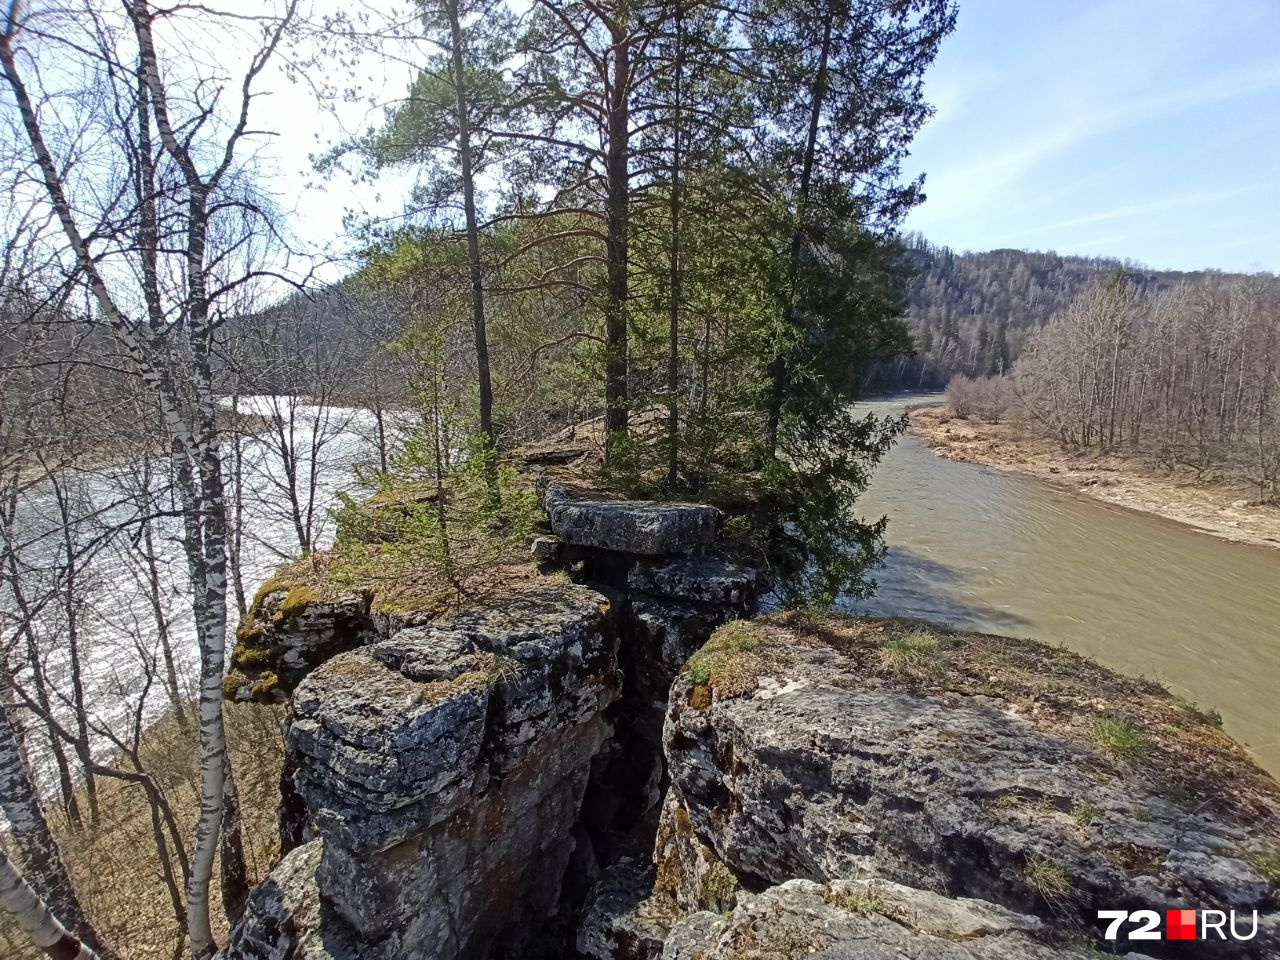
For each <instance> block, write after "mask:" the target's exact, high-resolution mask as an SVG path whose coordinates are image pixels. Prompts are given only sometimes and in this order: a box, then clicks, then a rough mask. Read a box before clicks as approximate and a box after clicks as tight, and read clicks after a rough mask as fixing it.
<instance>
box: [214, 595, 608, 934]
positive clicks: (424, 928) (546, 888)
mask: <svg viewBox="0 0 1280 960" xmlns="http://www.w3.org/2000/svg"><path fill="white" fill-rule="evenodd" d="M616 663H617V661H616V649H615V638H614V635H613V631H612V625H611V623H610V621H609V617H608V603H607V601H606V600H605V598H604V597H603V596H602V595H600V594H599V593H597V592H595V591H593V590H590V589H588V588H586V587H581V586H577V585H574V584H551V583H543V584H540V585H539V586H538V589H536V590H532V589H531V590H529V591H527V592H524V593H519V594H512V595H509V596H507V597H505V598H504V600H503V602H502V603H501V604H500V605H494V606H492V607H486V608H484V609H482V610H478V611H471V612H467V613H464V614H460V615H458V616H457V617H455V618H454V619H453V620H452V622H450V623H449V624H447V625H444V624H442V625H438V626H429V627H426V626H424V627H411V628H406V629H403V630H401V631H399V632H398V633H396V634H395V635H394V636H392V637H391V638H390V639H387V640H382V641H377V642H375V643H372V644H369V645H366V646H364V647H361V648H359V649H357V650H352V651H348V652H346V653H343V654H340V655H338V656H336V657H334V658H332V659H330V660H329V661H328V662H327V663H325V664H324V665H323V666H321V667H320V668H318V669H317V670H315V671H314V672H313V673H311V674H310V675H309V676H307V677H306V679H304V680H303V682H302V683H301V684H300V685H299V687H298V689H297V691H296V693H295V695H294V698H293V717H292V720H291V722H290V724H289V727H288V731H287V734H286V750H287V752H288V754H289V756H290V759H291V764H292V767H293V769H294V771H295V773H294V782H295V785H296V788H297V790H298V793H299V794H300V796H301V798H302V800H303V802H304V803H305V807H306V811H307V814H308V816H309V819H310V821H311V824H312V828H313V830H314V831H315V833H316V834H317V835H318V837H319V838H320V839H319V841H317V844H318V846H319V851H318V852H317V851H315V849H314V847H315V845H313V844H309V845H307V846H306V847H304V848H301V849H306V850H308V851H309V852H308V853H307V854H306V857H305V859H300V858H301V857H302V855H301V854H297V853H295V854H294V855H291V857H290V858H288V859H286V861H284V862H283V863H282V864H281V866H280V867H279V868H277V870H276V871H274V872H273V873H272V875H271V877H270V878H269V879H268V881H267V883H265V884H263V885H262V886H260V887H259V888H257V889H256V890H255V892H254V894H253V898H252V900H253V905H252V907H251V909H250V911H249V914H248V915H247V917H246V919H245V921H244V922H242V923H241V924H240V925H238V926H237V928H236V930H235V932H234V933H233V935H232V939H231V946H230V948H229V953H228V955H229V956H244V957H250V956H269V955H273V954H272V951H274V950H284V949H286V948H285V947H284V946H279V947H277V946H269V947H263V946H261V945H262V944H267V945H271V944H281V943H283V941H284V940H289V942H290V943H291V945H292V946H291V947H290V949H293V950H295V951H296V952H295V953H287V952H286V953H284V954H281V955H288V956H291V957H293V956H296V957H313V956H314V957H324V956H326V952H324V951H327V950H329V948H328V947H327V946H325V947H323V950H322V949H321V947H320V946H317V944H319V943H320V942H321V940H323V942H324V943H326V944H327V943H329V942H330V941H332V942H335V943H342V944H349V945H351V948H352V949H354V950H355V951H356V955H358V956H360V957H362V958H367V960H377V958H386V960H391V958H413V957H421V958H428V957H458V958H480V957H488V956H490V955H491V954H492V953H493V951H494V950H495V948H497V947H501V948H503V949H504V950H515V951H518V950H519V949H520V947H521V945H522V944H523V943H524V942H525V941H526V940H527V939H528V938H529V937H531V936H533V935H534V934H536V933H537V932H538V931H539V930H540V929H541V927H542V925H543V924H544V923H545V921H546V919H547V918H548V917H549V916H550V915H552V914H553V913H554V912H555V910H556V908H557V905H558V901H559V896H560V889H561V883H562V880H563V878H564V875H565V870H566V866H567V864H568V862H569V857H570V854H571V852H572V849H573V841H572V840H571V834H572V830H573V827H574V824H575V823H576V821H577V820H578V816H579V810H580V807H581V803H582V798H583V794H584V792H585V790H586V786H587V780H588V776H589V774H590V771H591V761H592V758H593V757H594V756H595V754H596V753H597V752H598V750H599V748H600V745H601V743H603V741H604V740H605V738H606V737H607V736H608V734H609V725H608V723H607V721H606V719H605V716H604V711H605V708H606V707H607V706H608V705H609V704H610V703H611V702H612V701H613V700H614V699H615V698H616V697H617V696H618V694H619V677H618V673H617V666H616ZM312 887H313V888H314V891H315V894H314V897H313V896H310V895H308V894H306V893H305V892H300V890H301V891H305V890H308V889H310V888H312ZM317 904H318V906H317ZM302 908H305V909H302ZM317 910H318V911H319V914H317ZM294 913H299V915H298V916H294ZM286 914H288V915H289V919H288V922H285V920H283V919H281V918H282V917H284V916H285V915H286ZM317 915H323V917H324V918H325V929H326V930H327V933H326V936H325V937H323V938H321V939H320V940H317V938H316V937H315V936H310V935H308V934H307V931H308V930H314V927H313V925H309V920H308V918H314V917H315V916H317ZM289 930H295V931H297V933H298V936H295V935H294V934H290V933H289V932H288V931H289ZM299 937H300V938H299ZM255 944H257V945H258V946H255ZM264 950H265V951H266V952H264ZM316 951H320V952H316Z"/></svg>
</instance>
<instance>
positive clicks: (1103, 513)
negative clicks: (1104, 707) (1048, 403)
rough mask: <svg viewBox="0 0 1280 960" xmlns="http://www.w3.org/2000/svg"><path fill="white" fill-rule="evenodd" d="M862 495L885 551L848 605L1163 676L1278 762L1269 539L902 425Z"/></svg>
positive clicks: (1274, 574)
mask: <svg viewBox="0 0 1280 960" xmlns="http://www.w3.org/2000/svg"><path fill="white" fill-rule="evenodd" d="M937 399H939V398H938V397H936V396H930V397H909V398H898V399H894V400H891V401H884V402H878V403H867V404H863V405H860V409H861V408H864V407H865V408H866V409H868V410H871V411H874V412H877V413H880V414H888V413H900V412H902V410H903V409H904V408H905V407H906V406H908V405H910V404H913V403H920V402H925V401H928V400H937ZM857 509H858V510H859V512H860V513H862V514H863V515H864V516H866V517H868V518H878V517H880V516H882V515H885V514H887V515H888V517H889V528H888V533H887V540H888V544H889V558H888V560H887V561H886V563H885V566H884V567H883V568H881V569H880V570H879V572H878V573H877V574H876V575H875V579H876V580H877V581H878V582H879V585H880V587H879V591H878V593H877V595H876V596H875V597H874V598H873V599H872V600H870V601H866V602H863V603H858V604H847V605H846V606H845V608H846V609H850V610H855V611H857V612H865V613H872V614H876V615H900V616H913V617H922V618H925V619H928V620H934V621H940V622H943V623H949V624H952V625H954V626H957V627H961V628H964V629H968V630H978V631H983V632H987V633H1000V634H1007V635H1011V636H1018V637H1032V638H1034V639H1037V640H1040V641H1042V642H1044V643H1049V644H1063V645H1065V646H1066V647H1068V648H1070V649H1072V650H1075V651H1077V652H1079V653H1083V654H1086V655H1088V656H1090V657H1094V658H1095V659H1097V660H1098V661H1100V662H1101V663H1104V664H1106V665H1107V666H1109V667H1112V668H1114V669H1116V670H1120V671H1122V672H1125V673H1129V674H1132V675H1142V676H1146V677H1152V678H1158V679H1159V680H1161V681H1162V682H1163V683H1164V684H1165V685H1166V686H1167V687H1168V688H1169V689H1170V690H1172V691H1173V692H1174V693H1176V694H1179V695H1181V696H1184V697H1186V698H1188V699H1189V700H1194V701H1196V702H1197V703H1199V704H1200V705H1201V706H1202V707H1205V708H1208V707H1216V708H1217V709H1218V711H1219V712H1220V713H1221V714H1222V716H1223V718H1224V721H1225V725H1226V729H1227V731H1228V732H1229V733H1231V734H1232V735H1233V736H1234V737H1235V738H1236V739H1237V740H1240V741H1241V742H1243V743H1244V744H1246V745H1247V746H1248V747H1249V749H1250V750H1251V751H1252V753H1253V755H1254V756H1255V758H1256V759H1257V760H1258V762H1259V763H1260V764H1261V765H1262V766H1263V767H1265V768H1266V769H1267V770H1269V771H1270V772H1271V773H1272V774H1273V775H1276V776H1278V777H1280V550H1275V549H1269V548H1266V547H1255V546H1251V545H1248V544H1239V543H1228V542H1227V541H1224V540H1219V539H1217V538H1215V537H1213V536H1211V535H1209V534H1206V533H1201V532H1199V531H1196V530H1193V529H1192V528H1190V527H1187V526H1184V525H1182V524H1178V523H1174V522H1172V521H1168V520H1164V519H1162V518H1160V517H1156V516H1153V515H1150V514H1144V513H1138V512H1136V511H1132V510H1127V509H1125V508H1123V507H1117V506H1112V505H1110V504H1106V503H1102V502H1101V501H1098V500H1093V499H1090V498H1087V497H1084V496H1082V495H1077V494H1073V493H1071V492H1070V491H1067V490H1061V489H1058V488H1056V487H1054V486H1052V485H1050V484H1046V483H1044V482H1043V481H1039V480H1034V479H1031V478H1029V477H1022V476H1019V475H1017V474H1014V473H1009V472H1004V471H1000V470H995V469H993V468H990V467H984V466H979V465H976V464H968V463H956V462H953V461H951V460H945V459H943V458H942V457H938V456H935V455H934V454H933V453H932V452H930V450H929V448H928V447H927V446H926V445H925V444H924V443H923V442H921V441H920V440H917V439H916V438H914V437H911V436H904V437H902V438H901V439H900V440H899V441H898V444H897V446H896V447H895V448H894V450H893V451H892V452H891V453H890V454H889V455H888V456H887V457H886V458H885V460H884V461H883V462H882V463H881V465H880V467H879V468H878V470H877V472H876V474H875V478H874V480H873V481H872V484H871V487H870V489H869V490H868V491H867V492H866V494H864V496H863V497H862V498H861V499H860V500H859V501H858V507H857Z"/></svg>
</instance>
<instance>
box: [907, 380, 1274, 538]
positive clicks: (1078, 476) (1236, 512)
mask: <svg viewBox="0 0 1280 960" xmlns="http://www.w3.org/2000/svg"><path fill="white" fill-rule="evenodd" d="M907 412H908V414H909V417H910V426H909V428H908V432H909V433H910V434H911V435H912V436H914V437H916V438H918V439H919V440H921V441H923V442H924V443H925V445H926V446H928V447H929V449H930V450H931V451H932V452H933V453H935V454H936V455H938V456H940V457H944V458H946V459H948V460H956V461H959V462H961V463H976V464H980V465H982V466H987V467H994V468H996V469H998V470H1005V471H1009V472H1012V473H1020V474H1023V475H1024V476H1029V477H1033V478H1035V479H1037V480H1041V481H1044V482H1047V483H1050V484H1052V485H1054V486H1056V487H1058V488H1060V489H1063V490H1066V491H1068V492H1070V493H1073V494H1075V495H1077V496H1083V497H1090V498H1092V499H1095V500H1101V501H1103V502H1104V503H1110V504H1113V505H1115V506H1120V507H1127V508H1129V509H1130V510H1137V511H1139V512H1141V513H1148V514H1153V515H1155V516H1158V517H1161V518H1163V519H1166V520H1172V521H1174V522H1176V523H1181V524H1183V525H1185V526H1189V527H1193V528H1195V529H1196V530H1199V531H1201V532H1203V533H1208V534H1211V535H1213V536H1216V537H1218V538H1219V539H1223V540H1229V541H1232V542H1235V543H1247V544H1252V545H1254V546H1260V547H1268V548H1271V549H1273V550H1275V549H1280V507H1275V506H1259V505H1257V504H1256V503H1254V502H1252V500H1251V499H1250V497H1249V493H1248V491H1247V489H1246V488H1245V487H1243V486H1242V485H1238V484H1229V483H1193V482H1189V481H1183V480H1179V479H1178V478H1176V477H1165V476H1160V475H1158V474H1154V473H1152V472H1151V470H1150V469H1149V468H1148V467H1147V466H1146V465H1145V464H1143V463H1141V462H1139V461H1135V460H1132V459H1129V458H1125V457H1119V456H1115V455H1107V454H1098V453H1093V452H1075V451H1071V450H1064V449H1063V448H1062V447H1061V446H1060V445H1058V444H1057V443H1055V442H1053V441H1052V440H1049V439H1047V438H1043V437H1037V436H1034V435H1032V434H1030V433H1029V432H1028V431H1026V430H1025V429H1023V428H1020V427H1019V426H1017V425H1015V424H1010V423H1007V422H1005V423H984V422H982V421H980V420H963V419H960V418H958V417H955V416H952V415H951V414H950V413H949V412H948V411H947V409H946V406H945V404H921V405H919V406H913V407H910V408H908V411H907ZM1254 496H1256V493H1255V494H1254Z"/></svg>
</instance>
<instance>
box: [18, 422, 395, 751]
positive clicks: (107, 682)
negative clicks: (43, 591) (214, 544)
mask: <svg viewBox="0 0 1280 960" xmlns="http://www.w3.org/2000/svg"><path fill="white" fill-rule="evenodd" d="M291 402H292V401H289V400H288V399H287V398H271V397H248V398H240V400H239V401H238V408H239V410H240V411H241V412H244V413H256V414H259V415H263V416H266V415H269V414H271V412H272V409H273V405H278V406H277V409H280V410H287V405H288V404H289V403H291ZM293 403H294V406H293V414H294V415H293V418H292V419H293V423H294V426H293V429H292V434H291V436H292V439H291V443H292V445H293V448H294V449H295V450H296V451H298V453H299V456H300V457H301V459H302V461H303V463H302V464H301V465H300V469H302V470H308V469H309V465H310V461H311V460H312V459H313V458H312V456H311V452H312V440H313V438H315V437H317V436H319V437H320V438H321V443H320V446H319V449H318V451H317V452H316V456H315V457H314V461H315V463H316V464H317V468H318V469H317V471H316V473H317V478H316V479H317V482H316V489H315V494H314V500H313V503H312V508H313V515H314V531H313V533H314V542H315V545H316V546H317V547H319V548H323V547H324V546H326V545H328V544H329V543H330V542H331V539H332V526H333V524H332V521H331V520H330V518H329V513H328V511H329V510H330V508H332V507H334V506H336V504H337V502H338V500H337V494H338V492H340V491H344V490H351V491H353V492H354V491H356V490H358V489H359V485H360V480H359V476H358V470H359V468H361V467H364V468H366V469H371V468H373V467H375V466H376V457H377V452H376V446H375V443H374V441H373V439H372V438H373V437H374V436H375V421H374V417H373V414H372V413H370V412H369V411H367V410H361V409H351V408H334V407H328V408H321V407H317V406H313V405H307V404H302V403H297V402H293ZM406 426H407V418H405V417H401V418H399V420H398V421H397V422H395V423H393V424H391V425H390V427H389V429H391V430H392V432H393V434H399V433H401V432H402V431H403V430H404V429H405V428H406ZM392 439H394V438H392ZM243 454H244V456H243V464H244V466H243V477H244V480H243V504H244V522H243V529H244V539H243V545H242V557H241V571H242V580H243V583H244V587H245V591H246V594H247V595H248V596H249V597H250V598H252V595H253V592H254V591H255V590H256V588H257V587H258V585H259V584H260V583H261V581H262V580H264V579H265V578H266V577H267V576H269V575H270V573H271V572H272V571H273V570H274V569H275V568H276V567H277V566H278V565H279V564H280V563H281V561H282V560H284V559H285V558H289V557H295V556H297V555H298V554H299V545H298V537H297V534H296V532H295V527H294V523H293V520H292V515H291V511H290V510H289V506H288V503H289V500H288V497H287V495H286V493H285V486H284V485H285V472H284V468H283V464H282V462H281V458H280V456H279V454H278V452H276V445H275V442H273V441H272V439H271V438H270V436H269V435H258V436H250V437H247V438H245V439H244V440H243ZM230 460H231V449H230V444H227V445H226V446H224V449H223V461H224V464H226V465H227V470H228V471H229V469H230V467H229V464H230ZM141 462H142V461H141V459H127V460H122V461H117V462H116V463H113V464H109V465H105V466H97V467H93V468H90V469H84V470H78V471H75V472H74V473H69V474H67V475H65V476H63V477H61V480H62V481H63V483H64V486H65V488H66V489H67V490H68V491H69V496H70V499H71V500H72V503H73V506H74V512H75V514H76V515H78V516H80V517H82V518H86V519H85V520H84V522H83V523H82V524H81V527H82V529H81V530H80V531H79V532H78V543H79V544H80V545H81V546H83V547H87V546H88V545H89V544H91V543H92V542H94V541H95V540H102V539H105V540H106V542H105V543H103V544H102V545H101V546H99V547H98V548H96V549H95V550H94V551H93V552H92V553H90V554H89V555H88V556H87V557H86V560H85V562H84V569H83V571H82V574H81V578H80V583H81V585H82V587H83V591H82V592H83V597H82V601H81V611H80V649H81V657H82V673H83V676H84V683H85V688H86V705H87V708H88V709H87V712H88V713H89V714H90V716H91V717H93V718H94V720H95V721H97V722H99V723H102V724H106V725H108V726H109V727H110V729H112V730H113V731H114V732H116V733H117V734H123V733H124V732H125V731H127V730H129V729H130V725H131V723H132V716H133V713H134V711H135V710H136V708H137V705H138V702H139V699H140V698H141V697H142V694H143V690H144V686H145V682H146V672H147V671H146V669H145V666H144V665H145V662H146V660H147V659H151V660H153V661H154V662H155V663H156V668H155V678H154V680H153V682H152V686H151V688H150V690H149V691H148V692H147V695H146V698H145V700H146V702H145V705H144V716H145V717H146V718H147V719H154V718H155V717H157V716H159V715H160V714H162V713H163V712H164V711H166V710H167V709H168V708H169V700H168V696H167V694H166V692H165V689H164V687H163V682H162V676H163V666H162V661H161V659H160V658H161V653H160V642H159V631H158V628H157V626H156V623H155V618H154V614H153V611H152V608H151V604H150V600H149V597H148V592H147V588H146V579H145V573H144V570H145V568H144V566H143V562H142V558H141V556H140V555H139V547H138V545H137V543H136V541H135V539H133V538H136V536H137V532H136V530H137V525H136V522H131V521H135V520H136V515H137V514H136V509H135V508H134V507H133V506H132V505H131V504H130V503H128V502H127V501H128V499H129V498H128V496H127V492H128V491H129V490H130V489H140V486H141V483H140V481H139V480H138V479H137V478H136V473H137V471H138V469H139V465H140V464H141ZM153 469H154V471H155V476H154V477H153V478H152V482H151V484H150V487H151V489H152V491H154V492H156V493H157V494H159V493H160V492H161V491H163V490H165V488H166V485H167V483H168V479H167V476H166V473H165V472H166V469H167V465H166V464H165V463H164V461H163V459H162V458H161V459H157V460H155V461H154V462H153ZM306 496H309V495H306ZM122 501H126V502H122ZM175 507H176V504H175V503H174V501H173V498H172V496H171V495H164V496H162V497H161V509H162V510H165V511H169V510H172V509H174V508H175ZM18 515H19V518H20V534H19V538H18V539H19V542H20V543H22V544H23V546H22V551H21V555H22V557H23V559H24V561H25V562H26V564H27V565H28V567H29V568H30V577H31V578H32V579H33V580H34V581H36V582H43V583H45V584H46V585H47V584H48V583H49V582H50V578H51V577H52V576H53V575H54V571H55V570H56V569H57V568H58V565H59V564H58V560H59V554H58V551H59V548H60V546H61V541H60V539H59V538H60V536H61V534H60V532H59V531H60V529H61V527H62V523H61V518H60V516H59V510H58V505H57V500H56V497H55V495H54V492H53V490H52V488H51V486H50V485H49V484H47V483H46V484H41V485H38V486H36V487H35V488H33V489H32V490H30V491H28V492H27V494H26V495H25V496H24V498H23V500H22V502H21V504H20V507H19V514H18ZM123 525H127V526H126V528H125V529H124V530H123V531H122V532H121V533H118V534H116V535H114V536H111V537H108V538H104V537H103V531H104V530H105V529H107V528H109V527H111V526H123ZM155 531H156V532H155V541H154V547H155V550H156V553H157V555H158V561H159V562H158V564H157V566H158V567H159V571H160V580H161V584H162V590H161V593H162V596H163V606H164V609H165V613H166V617H167V618H168V619H169V621H170V628H169V633H170V638H171V644H172V648H173V653H174V657H175V659H176V661H177V667H178V673H179V678H180V683H181V686H182V689H183V690H185V691H186V693H187V694H188V696H191V695H194V692H195V689H196V683H197V680H198V676H199V655H198V650H197V646H196V637H195V630H194V625H193V616H192V611H191V599H190V592H189V578H188V575H187V567H186V557H185V553H184V551H183V546H182V540H181V524H180V521H179V520H178V519H177V518H176V517H162V518H160V519H159V520H158V521H157V523H156V526H155ZM5 599H6V601H7V603H6V608H7V609H12V608H13V603H12V596H9V595H7V596H6V597H5ZM229 603H230V604H231V610H230V611H229V615H230V620H231V626H232V627H233V628H234V626H235V622H236V619H237V616H236V611H235V607H234V599H233V598H229ZM34 619H35V621H36V628H37V632H38V634H39V637H40V643H41V647H42V651H43V653H44V655H45V658H46V669H47V672H48V674H49V677H50V680H51V686H52V687H53V688H54V689H55V690H58V691H60V692H61V693H62V695H64V696H69V693H70V691H69V683H68V682H67V678H68V677H69V675H70V655H69V650H68V639H67V630H66V618H65V617H63V616H61V615H60V614H59V613H58V612H56V611H53V610H45V611H43V612H42V613H41V614H40V616H38V617H36V618H34ZM7 632H8V634H9V636H12V635H13V633H12V628H11V629H10V630H9V631H7ZM24 654H25V651H21V650H16V651H14V653H13V654H11V663H15V664H16V663H19V662H21V660H22V658H23V656H24ZM24 679H26V681H27V684H28V685H29V684H30V678H29V677H25V678H24ZM55 712H57V713H58V714H59V715H60V719H61V721H62V722H63V723H64V724H69V723H70V722H71V719H72V718H73V716H74V714H73V712H72V711H71V709H70V707H69V705H68V704H62V705H61V706H60V707H59V708H58V709H57V710H56V711H55ZM27 726H28V728H29V729H32V728H34V727H35V722H34V720H31V721H29V722H28V724H27ZM42 744H43V732H42V731H40V732H38V733H37V735H36V736H35V737H34V742H33V743H32V746H33V748H34V749H35V752H36V757H37V759H39V758H41V757H42V756H43V754H44V753H45V752H46V751H47V744H45V745H44V746H43V749H42V748H41V747H42ZM95 747H96V749H97V751H98V752H105V751H107V750H108V747H109V745H108V744H106V743H105V742H104V740H103V738H101V737H98V738H96V742H95ZM42 766H43V763H42Z"/></svg>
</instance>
